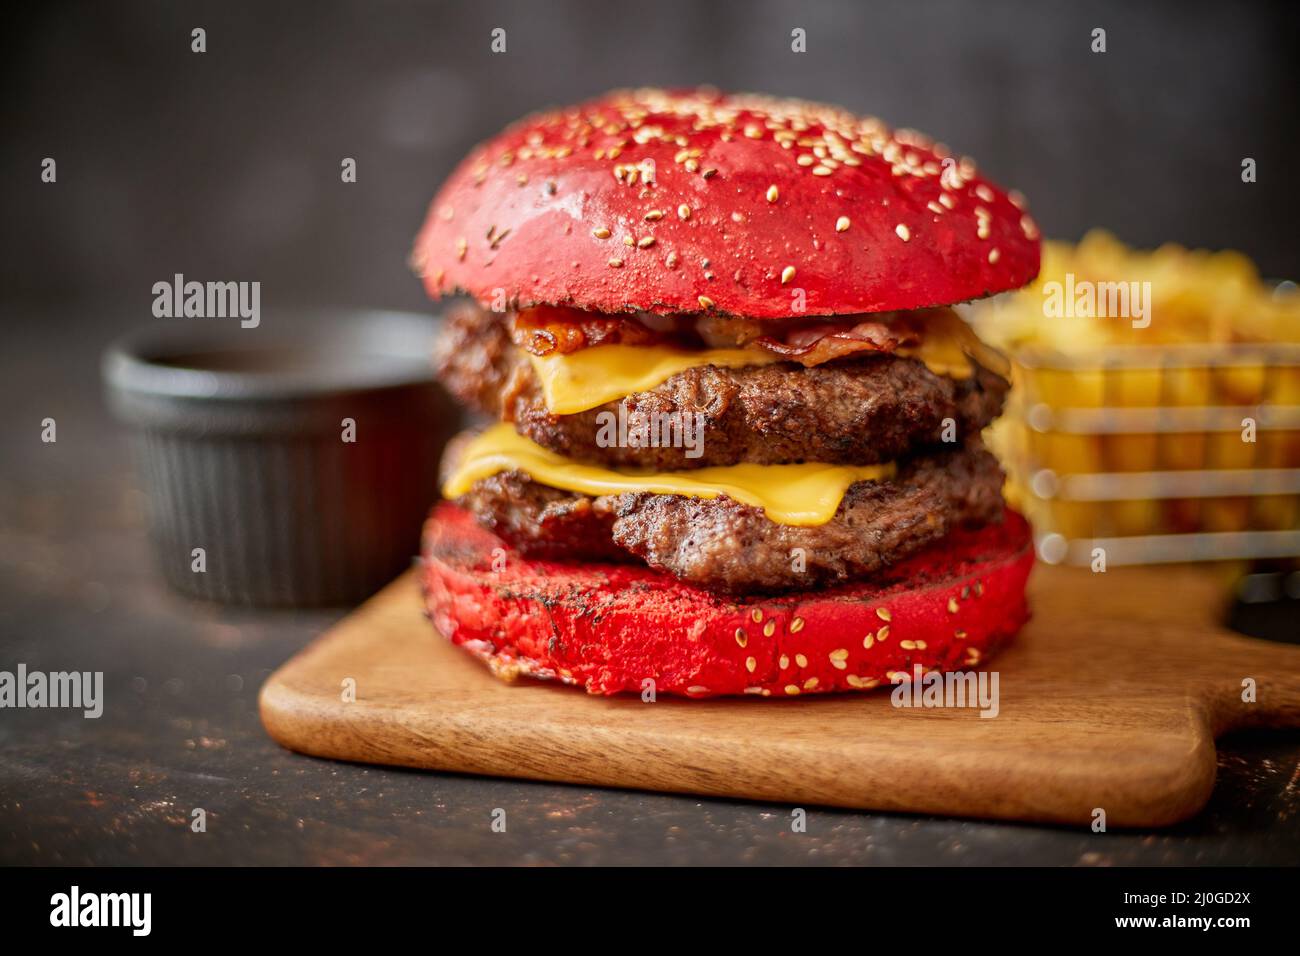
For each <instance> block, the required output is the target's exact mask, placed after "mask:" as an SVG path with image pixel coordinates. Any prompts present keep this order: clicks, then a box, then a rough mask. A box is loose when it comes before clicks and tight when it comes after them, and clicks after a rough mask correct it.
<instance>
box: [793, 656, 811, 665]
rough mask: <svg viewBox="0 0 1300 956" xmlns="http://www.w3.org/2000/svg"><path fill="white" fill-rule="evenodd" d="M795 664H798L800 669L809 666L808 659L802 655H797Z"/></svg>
mask: <svg viewBox="0 0 1300 956" xmlns="http://www.w3.org/2000/svg"><path fill="white" fill-rule="evenodd" d="M794 662H795V663H796V664H798V665H799V666H800V667H807V666H808V658H806V657H804V656H803V655H802V654H796V655H795V656H794Z"/></svg>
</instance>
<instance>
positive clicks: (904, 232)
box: [894, 222, 912, 242]
mask: <svg viewBox="0 0 1300 956" xmlns="http://www.w3.org/2000/svg"><path fill="white" fill-rule="evenodd" d="M894 232H896V233H898V238H899V239H902V240H903V241H904V242H907V241H908V240H909V239H911V238H912V230H910V229H908V228H907V227H906V226H905V225H903V224H902V223H901V222H900V223H899V224H898V225H897V226H895V227H894Z"/></svg>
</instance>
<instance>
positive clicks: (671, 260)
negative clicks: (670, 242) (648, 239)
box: [664, 252, 681, 269]
mask: <svg viewBox="0 0 1300 956" xmlns="http://www.w3.org/2000/svg"><path fill="white" fill-rule="evenodd" d="M679 261H681V260H679V259H678V258H677V253H675V252H670V253H668V258H667V259H665V260H664V265H666V266H667V267H668V268H669V269H676V268H677V263H678V262H679Z"/></svg>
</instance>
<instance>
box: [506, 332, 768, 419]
mask: <svg viewBox="0 0 1300 956" xmlns="http://www.w3.org/2000/svg"><path fill="white" fill-rule="evenodd" d="M528 357H529V358H530V359H532V361H533V370H534V371H535V372H536V373H537V378H538V380H539V381H540V382H541V383H542V396H543V398H545V399H546V407H547V409H548V410H549V411H550V412H551V414H553V415H573V414H576V413H577V412H585V411H586V410H587V409H589V408H595V407H596V406H597V405H604V404H605V403H606V402H612V401H614V400H615V399H619V398H625V397H626V396H628V395H635V394H636V393H637V392H645V391H649V390H650V389H652V388H654V387H655V386H656V385H662V384H663V383H664V382H666V381H668V379H670V378H672V377H673V376H674V375H676V374H677V373H678V372H684V371H686V370H687V369H688V368H695V367H696V366H700V365H717V366H719V367H721V368H739V367H740V366H743V365H769V364H771V363H772V362H779V361H781V358H780V357H779V356H776V355H773V354H771V353H770V352H763V351H760V350H758V349H675V348H670V347H668V346H665V345H593V346H592V347H591V348H586V349H579V350H578V351H576V352H571V353H569V354H568V355H545V356H541V355H532V354H531V353H530V354H529V356H528Z"/></svg>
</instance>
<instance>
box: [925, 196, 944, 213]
mask: <svg viewBox="0 0 1300 956" xmlns="http://www.w3.org/2000/svg"><path fill="white" fill-rule="evenodd" d="M925 208H926V209H928V210H930V212H932V213H935V214H936V215H939V216H942V215H943V207H942V206H940V205H939V204H938V203H937V202H935V201H934V200H933V199H932V200H930V201H929V202H928V203H926V204H925Z"/></svg>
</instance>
